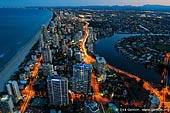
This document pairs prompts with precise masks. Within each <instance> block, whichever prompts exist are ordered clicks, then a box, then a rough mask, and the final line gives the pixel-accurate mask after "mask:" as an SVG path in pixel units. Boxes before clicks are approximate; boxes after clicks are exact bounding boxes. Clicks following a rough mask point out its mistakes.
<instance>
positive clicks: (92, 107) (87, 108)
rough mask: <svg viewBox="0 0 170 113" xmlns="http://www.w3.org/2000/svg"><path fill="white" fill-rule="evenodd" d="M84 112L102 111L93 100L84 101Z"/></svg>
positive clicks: (95, 112) (98, 112) (94, 112)
mask: <svg viewBox="0 0 170 113" xmlns="http://www.w3.org/2000/svg"><path fill="white" fill-rule="evenodd" d="M84 113H100V110H99V107H98V106H97V103H96V102H92V101H85V102H84Z"/></svg>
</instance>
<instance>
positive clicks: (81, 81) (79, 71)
mask: <svg viewBox="0 0 170 113" xmlns="http://www.w3.org/2000/svg"><path fill="white" fill-rule="evenodd" d="M91 75H92V65H91V64H83V63H78V64H75V65H73V77H72V90H73V91H74V92H77V93H90V92H91Z"/></svg>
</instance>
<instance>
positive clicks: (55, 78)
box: [47, 76, 68, 81]
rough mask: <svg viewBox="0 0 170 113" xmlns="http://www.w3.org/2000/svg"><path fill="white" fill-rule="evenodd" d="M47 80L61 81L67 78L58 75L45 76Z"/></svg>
mask: <svg viewBox="0 0 170 113" xmlns="http://www.w3.org/2000/svg"><path fill="white" fill-rule="evenodd" d="M48 80H52V81H63V80H68V79H67V78H65V77H60V76H49V77H48V78H47V81H48Z"/></svg>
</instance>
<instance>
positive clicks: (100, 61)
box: [96, 57, 106, 81]
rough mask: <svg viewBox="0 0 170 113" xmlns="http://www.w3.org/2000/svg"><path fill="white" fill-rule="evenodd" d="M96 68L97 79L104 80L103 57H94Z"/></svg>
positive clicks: (104, 66)
mask: <svg viewBox="0 0 170 113" xmlns="http://www.w3.org/2000/svg"><path fill="white" fill-rule="evenodd" d="M96 69H97V77H98V78H97V79H98V81H105V80H106V60H105V59H104V57H96Z"/></svg>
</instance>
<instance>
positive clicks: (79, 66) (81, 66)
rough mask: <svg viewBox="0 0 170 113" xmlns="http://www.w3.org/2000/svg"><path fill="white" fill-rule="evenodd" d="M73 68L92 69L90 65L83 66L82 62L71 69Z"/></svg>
mask: <svg viewBox="0 0 170 113" xmlns="http://www.w3.org/2000/svg"><path fill="white" fill-rule="evenodd" d="M74 67H77V68H86V67H88V68H91V69H92V64H85V63H84V62H82V63H77V64H74V65H73V68H74Z"/></svg>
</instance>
